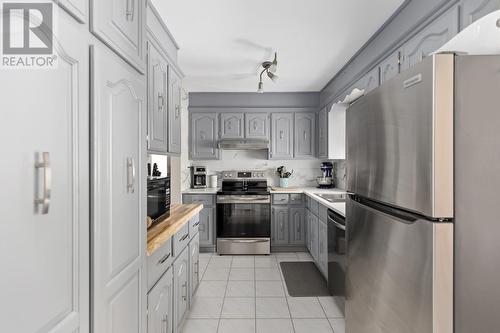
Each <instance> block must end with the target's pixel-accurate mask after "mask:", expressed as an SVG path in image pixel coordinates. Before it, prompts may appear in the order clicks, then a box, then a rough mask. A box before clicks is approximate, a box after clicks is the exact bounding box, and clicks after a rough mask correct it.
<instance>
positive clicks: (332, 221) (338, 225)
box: [328, 218, 345, 231]
mask: <svg viewBox="0 0 500 333" xmlns="http://www.w3.org/2000/svg"><path fill="white" fill-rule="evenodd" d="M328 222H331V223H333V224H334V225H335V226H336V227H337V228H339V229H341V230H344V231H345V225H342V224H340V223H338V222H337V221H335V220H332V219H330V218H329V219H328Z"/></svg>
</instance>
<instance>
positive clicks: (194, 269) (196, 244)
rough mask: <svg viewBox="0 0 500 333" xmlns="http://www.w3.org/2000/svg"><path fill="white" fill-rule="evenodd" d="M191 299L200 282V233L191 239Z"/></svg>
mask: <svg viewBox="0 0 500 333" xmlns="http://www.w3.org/2000/svg"><path fill="white" fill-rule="evenodd" d="M189 275H190V279H189V299H190V300H192V299H193V295H194V293H195V292H196V289H197V288H198V284H199V283H200V235H199V234H197V235H196V236H194V237H193V239H191V242H189Z"/></svg>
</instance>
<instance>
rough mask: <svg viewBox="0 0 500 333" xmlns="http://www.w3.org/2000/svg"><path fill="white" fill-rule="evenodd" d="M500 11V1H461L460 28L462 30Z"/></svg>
mask: <svg viewBox="0 0 500 333" xmlns="http://www.w3.org/2000/svg"><path fill="white" fill-rule="evenodd" d="M498 9H500V0H481V1H478V0H462V7H461V10H460V11H461V20H460V22H461V23H460V25H461V28H462V29H464V28H466V27H467V26H468V25H470V24H471V23H473V22H475V21H476V20H478V19H480V18H481V17H483V16H485V15H487V14H489V13H491V12H493V11H495V10H498Z"/></svg>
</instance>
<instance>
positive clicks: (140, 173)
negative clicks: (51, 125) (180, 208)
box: [52, 45, 147, 333]
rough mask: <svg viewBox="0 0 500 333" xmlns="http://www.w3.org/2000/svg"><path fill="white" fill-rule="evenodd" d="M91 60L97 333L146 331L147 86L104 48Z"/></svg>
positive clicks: (94, 296)
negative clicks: (92, 65) (92, 64)
mask: <svg viewBox="0 0 500 333" xmlns="http://www.w3.org/2000/svg"><path fill="white" fill-rule="evenodd" d="M92 55H93V58H94V61H93V63H94V69H93V72H92V76H93V84H92V87H93V101H92V118H93V128H94V129H95V130H94V134H93V137H92V140H91V141H92V142H93V146H92V149H91V151H92V152H93V158H92V159H93V161H94V163H93V177H94V179H93V181H94V184H96V186H95V188H94V189H93V193H92V195H91V197H92V198H93V201H92V202H93V207H94V208H93V212H92V214H93V218H92V221H93V222H92V235H93V240H92V244H93V251H92V254H93V255H92V273H93V274H92V279H93V283H92V285H93V304H92V307H91V308H92V309H93V321H92V322H93V330H92V331H93V332H109V328H110V327H112V328H113V330H112V331H114V332H121V333H137V332H144V331H145V330H146V289H147V285H146V284H147V279H146V260H145V258H146V257H145V252H146V244H145V243H146V224H145V223H144V221H146V182H145V180H146V170H145V165H146V161H145V155H146V133H145V129H146V97H145V95H146V92H145V80H144V77H143V76H142V75H140V74H139V73H137V71H135V70H133V68H131V67H130V66H129V65H128V64H126V63H125V62H123V61H122V60H121V59H119V58H118V57H117V56H116V55H115V54H113V53H111V52H110V51H108V50H107V49H106V48H105V47H104V46H101V45H96V46H95V47H94V50H93V54H92ZM52 297H53V296H52Z"/></svg>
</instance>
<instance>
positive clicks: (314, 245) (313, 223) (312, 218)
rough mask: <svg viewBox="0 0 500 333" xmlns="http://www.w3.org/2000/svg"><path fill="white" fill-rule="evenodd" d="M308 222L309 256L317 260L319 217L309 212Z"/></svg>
mask: <svg viewBox="0 0 500 333" xmlns="http://www.w3.org/2000/svg"><path fill="white" fill-rule="evenodd" d="M309 224H310V232H311V233H310V235H311V239H310V242H311V245H310V247H311V249H310V252H311V256H312V257H313V259H314V260H315V261H316V262H317V261H318V259H319V239H318V235H319V234H318V233H319V229H318V228H319V219H318V217H317V216H316V215H314V214H310V215H309Z"/></svg>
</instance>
